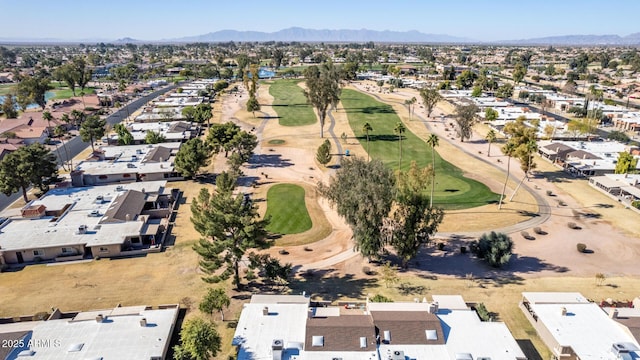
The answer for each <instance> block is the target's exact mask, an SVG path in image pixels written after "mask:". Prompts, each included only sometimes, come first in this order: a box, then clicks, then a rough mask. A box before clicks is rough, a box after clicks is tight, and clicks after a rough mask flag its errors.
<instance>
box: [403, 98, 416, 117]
mask: <svg viewBox="0 0 640 360" xmlns="http://www.w3.org/2000/svg"><path fill="white" fill-rule="evenodd" d="M417 101H418V99H416V97H415V96H414V97H412V98H411V99H407V100H405V101H404V104H405V105H407V108H408V109H409V119H411V118H412V115H413V113H412V112H411V107H412V106H413V104H415V103H416V102H417Z"/></svg>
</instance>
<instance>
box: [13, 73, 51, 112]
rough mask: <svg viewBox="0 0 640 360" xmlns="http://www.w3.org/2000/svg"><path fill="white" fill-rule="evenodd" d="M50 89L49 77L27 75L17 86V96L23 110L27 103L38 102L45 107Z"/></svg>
mask: <svg viewBox="0 0 640 360" xmlns="http://www.w3.org/2000/svg"><path fill="white" fill-rule="evenodd" d="M49 89H50V86H49V79H48V78H46V77H39V76H29V75H27V76H25V77H24V78H23V79H22V80H21V81H20V83H19V84H18V85H17V86H16V98H17V99H18V104H19V105H20V107H22V109H23V110H25V109H26V108H27V105H29V104H31V103H36V104H38V106H40V107H41V108H43V109H44V107H45V105H46V104H47V102H46V101H45V93H46V92H47V91H48V90H49Z"/></svg>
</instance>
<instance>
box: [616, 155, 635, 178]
mask: <svg viewBox="0 0 640 360" xmlns="http://www.w3.org/2000/svg"><path fill="white" fill-rule="evenodd" d="M637 167H638V159H637V158H636V157H634V156H633V155H631V154H630V153H628V152H621V153H620V154H618V162H616V170H615V173H616V174H629V173H636V172H637V171H638V170H637Z"/></svg>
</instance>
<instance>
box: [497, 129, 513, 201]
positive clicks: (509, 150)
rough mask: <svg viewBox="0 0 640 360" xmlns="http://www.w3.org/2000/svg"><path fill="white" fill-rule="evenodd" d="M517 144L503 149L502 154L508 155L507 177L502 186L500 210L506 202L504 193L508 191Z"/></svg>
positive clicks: (509, 143)
mask: <svg viewBox="0 0 640 360" xmlns="http://www.w3.org/2000/svg"><path fill="white" fill-rule="evenodd" d="M515 149H516V147H515V144H514V143H513V142H507V143H506V144H504V146H503V147H502V152H503V153H504V154H505V155H507V177H506V178H505V179H504V185H503V186H502V194H501V195H500V202H499V203H498V209H502V203H503V201H504V193H505V191H507V182H509V175H511V157H512V156H513V154H514V152H515Z"/></svg>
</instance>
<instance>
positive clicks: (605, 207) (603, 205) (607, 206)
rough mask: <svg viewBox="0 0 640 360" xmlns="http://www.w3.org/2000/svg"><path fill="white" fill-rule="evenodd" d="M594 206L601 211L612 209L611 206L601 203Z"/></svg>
mask: <svg viewBox="0 0 640 360" xmlns="http://www.w3.org/2000/svg"><path fill="white" fill-rule="evenodd" d="M594 206H595V207H597V208H601V209H611V208H612V207H613V205H611V204H602V203H598V204H595V205H594Z"/></svg>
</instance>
